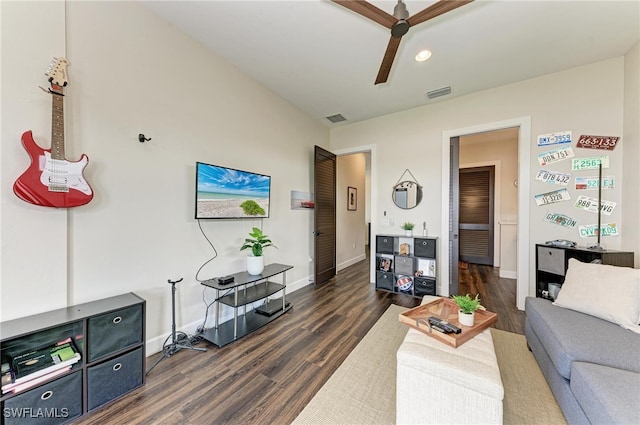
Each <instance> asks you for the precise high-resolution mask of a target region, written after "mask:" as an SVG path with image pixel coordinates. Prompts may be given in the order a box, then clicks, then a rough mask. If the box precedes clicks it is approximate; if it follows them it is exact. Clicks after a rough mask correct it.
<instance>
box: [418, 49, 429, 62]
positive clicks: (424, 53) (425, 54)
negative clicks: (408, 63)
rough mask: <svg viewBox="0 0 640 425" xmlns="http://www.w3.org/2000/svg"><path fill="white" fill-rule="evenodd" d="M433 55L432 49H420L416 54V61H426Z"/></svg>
mask: <svg viewBox="0 0 640 425" xmlns="http://www.w3.org/2000/svg"><path fill="white" fill-rule="evenodd" d="M430 57H431V50H427V49H424V50H420V51H419V52H418V53H417V54H416V58H415V59H416V61H418V62H424V61H426V60H427V59H429V58H430Z"/></svg>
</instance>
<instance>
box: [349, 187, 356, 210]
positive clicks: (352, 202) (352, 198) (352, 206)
mask: <svg viewBox="0 0 640 425" xmlns="http://www.w3.org/2000/svg"><path fill="white" fill-rule="evenodd" d="M357 209H358V189H356V188H355V187H351V186H349V187H347V211H356V210H357Z"/></svg>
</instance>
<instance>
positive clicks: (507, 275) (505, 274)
mask: <svg viewBox="0 0 640 425" xmlns="http://www.w3.org/2000/svg"><path fill="white" fill-rule="evenodd" d="M500 277H502V278H504V279H517V278H518V272H517V271H513V270H502V269H500Z"/></svg>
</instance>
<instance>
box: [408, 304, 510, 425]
mask: <svg viewBox="0 0 640 425" xmlns="http://www.w3.org/2000/svg"><path fill="white" fill-rule="evenodd" d="M435 299H437V297H432V296H425V297H424V299H423V300H422V304H425V303H427V302H431V301H433V300H435ZM397 366H398V367H397V383H396V385H397V389H396V423H398V424H502V400H503V399H504V388H503V386H502V379H501V378H500V370H499V369H498V362H497V359H496V353H495V350H494V348H493V339H492V338H491V331H490V330H489V329H487V330H485V331H484V332H482V333H480V334H479V335H477V336H475V337H474V338H472V339H471V340H469V341H467V342H465V343H464V344H463V345H461V346H459V347H458V348H452V347H450V346H448V345H446V344H444V343H442V342H440V341H438V340H436V339H435V338H431V337H429V336H427V335H425V334H423V333H422V332H420V331H417V330H415V329H413V328H409V331H408V332H407V336H406V337H405V339H404V341H403V342H402V345H401V346H400V348H399V349H398V352H397Z"/></svg>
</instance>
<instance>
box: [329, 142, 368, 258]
mask: <svg viewBox="0 0 640 425" xmlns="http://www.w3.org/2000/svg"><path fill="white" fill-rule="evenodd" d="M336 160H337V175H336V191H337V193H336V268H337V270H342V269H344V268H345V267H348V266H350V265H352V264H355V263H357V262H358V261H361V260H364V259H365V258H366V254H365V242H366V233H367V225H366V218H365V216H366V214H365V211H366V202H365V200H366V198H367V196H366V195H367V192H366V189H367V188H366V184H365V171H366V165H367V158H366V154H364V153H354V154H351V155H343V156H338V157H337V158H336ZM349 186H350V187H355V188H356V189H357V203H356V210H355V211H348V210H347V187H349Z"/></svg>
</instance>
